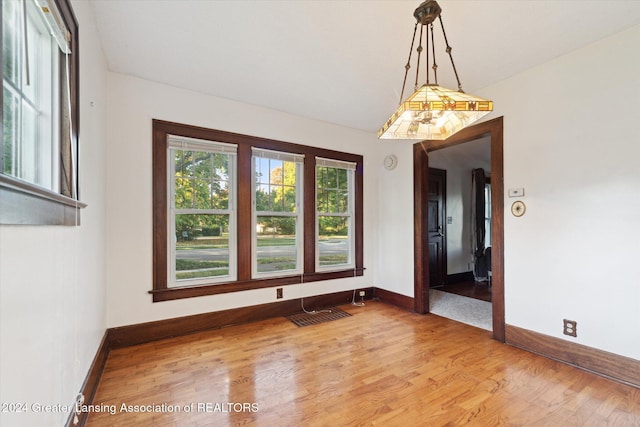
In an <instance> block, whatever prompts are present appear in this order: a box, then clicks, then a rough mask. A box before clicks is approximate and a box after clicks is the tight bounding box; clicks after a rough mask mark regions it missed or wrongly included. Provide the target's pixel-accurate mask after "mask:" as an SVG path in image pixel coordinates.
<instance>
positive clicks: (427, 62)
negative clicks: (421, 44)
mask: <svg viewBox="0 0 640 427" xmlns="http://www.w3.org/2000/svg"><path fill="white" fill-rule="evenodd" d="M422 26H423V27H424V25H422ZM424 39H425V40H426V45H427V46H426V49H425V50H424V52H425V55H424V56H425V59H426V64H425V67H424V69H425V71H426V73H425V74H426V75H427V79H426V82H427V86H428V85H429V83H430V82H429V30H427V33H426V36H425V38H424Z"/></svg>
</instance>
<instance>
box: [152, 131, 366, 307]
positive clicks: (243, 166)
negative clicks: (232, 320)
mask: <svg viewBox="0 0 640 427" xmlns="http://www.w3.org/2000/svg"><path fill="white" fill-rule="evenodd" d="M152 127H153V136H152V138H153V144H152V162H153V177H152V179H153V208H152V209H153V288H152V290H150V291H149V293H150V294H152V297H153V302H160V301H168V300H175V299H181V298H191V297H197V296H204V295H215V294H221V293H228V292H238V291H244V290H250V289H260V288H266V287H275V286H284V285H292V284H298V283H307V282H315V281H320V280H331V279H339V278H346V277H355V276H362V275H363V273H364V267H363V262H364V256H363V173H362V172H363V157H362V156H361V155H356V154H350V153H344V152H340V151H334V150H328V149H323V148H315V147H310V146H306V145H300V144H293V143H289V142H283V141H276V140H271V139H265V138H258V137H254V136H248V135H242V134H237V133H231V132H225V131H220V130H214V129H207V128H202V127H196V126H190V125H185V124H180V123H173V122H168V121H163V120H156V119H154V120H153V122H152ZM169 134H171V135H178V136H185V137H189V138H196V139H206V140H213V141H218V142H223V143H230V144H236V145H237V147H238V150H237V156H238V157H237V158H238V161H237V175H236V179H237V200H238V206H237V229H238V236H237V251H238V253H237V268H238V271H237V280H236V281H233V282H228V283H218V284H211V285H191V286H183V287H172V288H169V287H168V286H167V284H168V280H167V279H168V278H167V262H168V248H167V237H168V236H167V220H168V214H167V172H168V171H167V135H169ZM251 147H256V148H263V149H267V150H273V151H284V152H291V153H297V154H304V156H305V162H304V166H303V173H304V176H305V179H304V181H303V199H304V203H305V209H304V212H303V221H304V230H305V236H307V238H305V239H304V257H303V264H304V267H303V273H302V274H298V275H294V276H282V277H274V278H259V279H252V278H251V245H252V233H251V230H252V229H251V227H252V213H251V200H252V197H251V196H252V195H251V182H252V179H253V178H252V176H253V174H252V170H251V155H252V152H251ZM316 157H323V158H329V159H336V160H343V161H347V162H352V163H356V164H357V167H356V173H355V182H354V192H355V201H354V203H355V212H354V221H355V226H354V239H355V247H356V250H355V268H350V269H347V270H341V271H328V272H319V271H316V269H315V256H316V241H315V238H309V237H308V236H315V221H316V219H315V200H316V197H315V191H316V182H315V179H310V178H307V177H315V168H316V164H315V158H316Z"/></svg>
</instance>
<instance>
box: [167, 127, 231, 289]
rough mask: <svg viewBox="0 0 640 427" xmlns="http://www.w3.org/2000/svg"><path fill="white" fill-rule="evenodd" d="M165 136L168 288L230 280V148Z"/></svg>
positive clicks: (207, 142)
mask: <svg viewBox="0 0 640 427" xmlns="http://www.w3.org/2000/svg"><path fill="white" fill-rule="evenodd" d="M167 139H168V150H169V155H168V156H167V159H168V162H169V164H168V165H167V168H168V170H169V171H170V172H169V176H170V177H171V178H170V182H169V183H168V188H170V193H169V194H170V195H171V196H170V205H169V215H168V217H169V225H170V227H171V231H170V232H169V233H167V234H168V239H169V243H168V246H169V247H170V248H171V251H170V261H169V263H168V264H169V266H168V267H169V271H168V275H169V278H170V281H169V282H170V283H169V286H170V287H175V286H185V285H198V284H202V283H216V282H228V281H232V280H236V255H235V254H236V213H235V205H236V179H235V170H236V146H235V145H234V144H225V143H219V142H213V141H206V140H198V139H193V138H187V137H182V136H174V135H169V136H168V138H167Z"/></svg>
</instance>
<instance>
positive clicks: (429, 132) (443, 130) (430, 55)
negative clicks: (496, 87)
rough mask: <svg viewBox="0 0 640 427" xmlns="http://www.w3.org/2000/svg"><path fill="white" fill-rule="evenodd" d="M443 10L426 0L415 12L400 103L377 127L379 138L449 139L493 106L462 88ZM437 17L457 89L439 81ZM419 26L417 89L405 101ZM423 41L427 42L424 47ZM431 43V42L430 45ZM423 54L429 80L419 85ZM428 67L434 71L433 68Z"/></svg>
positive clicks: (489, 110)
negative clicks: (431, 76)
mask: <svg viewBox="0 0 640 427" xmlns="http://www.w3.org/2000/svg"><path fill="white" fill-rule="evenodd" d="M441 12H442V9H441V8H440V6H439V5H438V3H437V2H436V1H435V0H427V1H425V2H423V3H422V4H420V6H418V8H417V9H416V10H415V11H414V13H413V16H414V17H415V18H416V24H415V28H414V30H413V39H412V41H411V48H410V49H409V59H408V60H407V64H406V65H405V74H404V81H403V84H402V94H401V95H400V106H399V107H398V109H397V110H396V111H395V112H394V113H393V114H392V115H391V117H390V118H389V120H387V122H386V123H385V124H384V125H383V126H382V128H381V129H380V130H379V131H378V138H380V139H420V140H425V139H438V140H442V139H447V138H448V137H450V136H451V135H453V134H454V133H456V132H458V131H459V130H461V129H463V128H465V127H467V126H469V125H470V124H472V123H474V122H476V121H477V120H479V119H480V118H481V117H483V116H485V115H487V114H489V113H490V112H491V111H492V110H493V102H492V101H489V100H487V99H483V98H479V97H477V96H473V95H469V94H466V93H465V92H464V91H463V90H462V84H461V83H460V78H459V77H458V71H457V70H456V66H455V64H454V62H453V56H452V54H451V51H452V50H453V49H452V48H451V46H450V45H449V42H448V40H447V34H446V32H445V30H444V24H443V23H442V16H441ZM436 19H438V20H439V21H440V27H441V28H442V35H443V38H444V44H445V45H446V49H445V52H446V53H447V54H448V56H449V58H450V60H451V66H452V68H453V72H454V74H455V77H456V80H457V82H458V90H452V89H447V88H445V87H442V86H439V85H438V64H437V63H436V49H435V36H434V25H433V22H434V21H435V20H436ZM418 28H420V33H419V36H418V47H417V49H416V52H417V55H416V57H417V71H416V81H415V85H414V88H415V92H414V93H413V95H411V96H409V97H408V98H407V99H406V100H404V101H402V99H403V96H404V89H405V86H406V84H407V76H408V74H409V69H410V68H411V55H412V52H413V47H414V44H415V41H416V35H417V34H418V31H417V30H418ZM423 36H424V38H423ZM423 43H424V44H425V46H424V48H423ZM430 44H431V46H429V45H430ZM421 55H424V59H425V61H424V63H425V67H426V83H425V84H423V85H422V86H419V85H418V76H419V75H420V58H421ZM429 68H431V69H432V70H433V71H432V72H430V71H429ZM431 73H433V78H434V82H435V83H430V81H429V79H430V74H431Z"/></svg>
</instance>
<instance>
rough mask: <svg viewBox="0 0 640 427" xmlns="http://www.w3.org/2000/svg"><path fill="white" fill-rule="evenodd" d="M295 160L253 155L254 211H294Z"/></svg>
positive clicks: (295, 203)
mask: <svg viewBox="0 0 640 427" xmlns="http://www.w3.org/2000/svg"><path fill="white" fill-rule="evenodd" d="M296 168H297V165H296V163H295V162H289V161H283V160H275V159H269V158H263V157H255V173H256V176H255V178H254V179H255V180H256V194H255V200H256V211H257V212H288V213H295V212H296V206H297V200H296V193H297V189H296V185H297V180H296Z"/></svg>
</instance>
